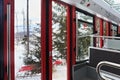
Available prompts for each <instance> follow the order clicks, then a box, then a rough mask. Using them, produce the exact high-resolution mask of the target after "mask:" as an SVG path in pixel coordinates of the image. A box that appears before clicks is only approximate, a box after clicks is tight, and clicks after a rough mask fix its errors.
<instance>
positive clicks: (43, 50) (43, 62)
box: [41, 0, 46, 80]
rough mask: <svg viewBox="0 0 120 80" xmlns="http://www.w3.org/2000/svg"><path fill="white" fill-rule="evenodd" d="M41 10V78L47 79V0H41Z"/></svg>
mask: <svg viewBox="0 0 120 80" xmlns="http://www.w3.org/2000/svg"><path fill="white" fill-rule="evenodd" d="M41 11H42V12H41V58H42V59H41V79H42V80H46V42H45V41H46V36H45V34H46V19H45V18H46V0H42V1H41ZM42 35H44V36H42Z"/></svg>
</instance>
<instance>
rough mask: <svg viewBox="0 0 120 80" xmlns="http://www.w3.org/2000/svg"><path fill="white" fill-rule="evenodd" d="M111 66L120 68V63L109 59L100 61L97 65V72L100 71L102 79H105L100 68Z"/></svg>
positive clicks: (99, 75)
mask: <svg viewBox="0 0 120 80" xmlns="http://www.w3.org/2000/svg"><path fill="white" fill-rule="evenodd" d="M103 65H104V66H110V67H113V68H117V69H120V64H116V63H113V62H108V61H101V62H99V63H98V65H97V67H96V72H97V73H98V77H99V78H100V80H105V79H104V78H103V77H102V76H101V74H100V68H101V67H102V66H103Z"/></svg>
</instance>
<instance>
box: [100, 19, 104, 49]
mask: <svg viewBox="0 0 120 80" xmlns="http://www.w3.org/2000/svg"><path fill="white" fill-rule="evenodd" d="M100 36H103V19H100ZM102 47H103V39H102V38H100V48H102Z"/></svg>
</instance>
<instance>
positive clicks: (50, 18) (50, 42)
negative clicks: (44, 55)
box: [49, 0, 52, 80]
mask: <svg viewBox="0 0 120 80" xmlns="http://www.w3.org/2000/svg"><path fill="white" fill-rule="evenodd" d="M49 80H52V0H49Z"/></svg>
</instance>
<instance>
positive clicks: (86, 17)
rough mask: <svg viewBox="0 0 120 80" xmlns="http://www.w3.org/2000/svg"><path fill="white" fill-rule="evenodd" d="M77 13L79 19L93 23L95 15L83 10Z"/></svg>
mask: <svg viewBox="0 0 120 80" xmlns="http://www.w3.org/2000/svg"><path fill="white" fill-rule="evenodd" d="M77 13H78V19H80V20H83V21H86V22H90V23H93V17H91V16H89V15H86V14H84V13H81V12H77Z"/></svg>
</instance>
